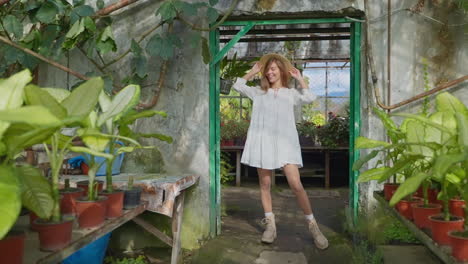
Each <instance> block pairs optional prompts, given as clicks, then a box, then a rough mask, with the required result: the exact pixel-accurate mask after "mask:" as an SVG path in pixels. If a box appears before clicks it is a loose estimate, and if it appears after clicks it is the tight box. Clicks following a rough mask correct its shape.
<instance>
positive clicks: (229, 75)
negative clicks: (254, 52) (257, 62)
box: [220, 53, 252, 80]
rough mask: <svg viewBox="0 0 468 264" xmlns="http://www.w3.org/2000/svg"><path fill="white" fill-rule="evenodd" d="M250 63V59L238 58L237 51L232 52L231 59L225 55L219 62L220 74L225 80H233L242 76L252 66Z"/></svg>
mask: <svg viewBox="0 0 468 264" xmlns="http://www.w3.org/2000/svg"><path fill="white" fill-rule="evenodd" d="M251 63H252V60H249V61H243V60H238V59H237V53H234V56H232V59H231V60H228V58H227V56H226V57H224V58H223V59H222V60H221V63H220V71H221V72H220V76H221V78H222V79H225V80H234V79H235V78H238V77H242V76H244V75H245V73H246V72H247V71H248V70H250V68H251V67H252V66H251V65H250V64H251Z"/></svg>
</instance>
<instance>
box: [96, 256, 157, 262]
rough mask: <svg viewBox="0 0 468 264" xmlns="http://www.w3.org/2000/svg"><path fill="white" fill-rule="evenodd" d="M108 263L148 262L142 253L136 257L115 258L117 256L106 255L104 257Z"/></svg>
mask: <svg viewBox="0 0 468 264" xmlns="http://www.w3.org/2000/svg"><path fill="white" fill-rule="evenodd" d="M104 263H106V264H148V262H147V260H146V258H145V257H144V256H142V255H140V256H138V257H136V258H126V257H125V258H115V257H106V258H105V259H104Z"/></svg>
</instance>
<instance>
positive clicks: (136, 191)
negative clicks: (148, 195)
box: [123, 176, 142, 210]
mask: <svg viewBox="0 0 468 264" xmlns="http://www.w3.org/2000/svg"><path fill="white" fill-rule="evenodd" d="M141 191H142V189H141V187H136V186H133V176H130V177H128V183H127V187H126V188H125V189H124V193H125V194H124V202H123V207H124V209H126V210H128V209H133V208H135V207H137V206H138V205H140V199H141Z"/></svg>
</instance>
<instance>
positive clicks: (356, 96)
mask: <svg viewBox="0 0 468 264" xmlns="http://www.w3.org/2000/svg"><path fill="white" fill-rule="evenodd" d="M356 21H357V20H354V19H350V18H311V19H284V20H254V21H252V20H250V21H249V20H245V21H226V22H224V23H223V24H222V25H221V26H242V29H241V30H240V31H239V32H238V33H237V35H235V36H234V37H233V38H232V39H231V40H230V41H229V42H228V43H227V44H226V45H225V46H224V47H223V49H222V50H220V49H219V43H220V41H219V30H218V29H216V30H213V31H211V32H210V40H209V44H210V52H211V54H212V56H213V59H212V61H211V63H210V65H209V70H210V82H209V83H210V85H209V86H210V91H209V98H210V103H209V108H210V109H209V111H210V117H209V119H210V127H209V131H210V134H209V144H210V148H209V149H210V168H209V172H210V234H211V236H215V235H217V234H219V233H220V232H221V184H220V176H219V164H220V112H219V89H220V78H219V74H220V67H219V62H220V61H221V59H222V58H223V57H224V56H225V55H226V54H227V52H228V51H229V50H230V49H231V48H232V47H233V46H234V45H235V44H236V43H237V42H238V41H239V40H240V39H241V38H242V37H243V36H244V35H245V34H247V32H248V31H249V30H250V29H252V28H253V27H254V26H256V25H290V24H319V23H350V24H351V42H350V49H351V50H350V63H351V80H350V84H351V85H350V87H351V89H350V126H349V127H350V135H349V136H350V146H349V163H350V166H349V168H350V170H349V188H350V197H349V204H350V207H351V209H352V211H353V214H354V216H356V215H357V209H358V201H359V190H358V186H357V184H356V179H357V177H358V172H356V171H352V170H351V167H352V164H353V163H354V161H356V160H357V159H359V151H357V150H356V149H355V148H354V142H355V139H356V138H357V137H358V136H359V131H360V123H361V122H360V121H361V116H360V81H361V69H360V67H361V61H360V59H361V49H360V44H361V23H360V22H356Z"/></svg>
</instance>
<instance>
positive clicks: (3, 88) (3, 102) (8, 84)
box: [0, 69, 32, 139]
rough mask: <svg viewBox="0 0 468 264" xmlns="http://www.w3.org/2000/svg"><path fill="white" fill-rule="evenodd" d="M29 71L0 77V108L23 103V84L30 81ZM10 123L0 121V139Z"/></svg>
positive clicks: (11, 107) (5, 108)
mask: <svg viewBox="0 0 468 264" xmlns="http://www.w3.org/2000/svg"><path fill="white" fill-rule="evenodd" d="M31 79H32V77H31V72H30V71H29V70H27V69H26V70H23V71H21V72H19V73H16V74H14V75H12V76H11V77H10V78H8V79H0V94H1V96H0V110H7V109H13V108H18V107H20V106H21V105H22V104H23V91H24V86H26V84H27V83H29V82H30V81H31ZM9 125H10V124H9V123H8V122H5V121H0V139H1V138H2V135H3V133H4V132H5V130H6V129H7V128H8V126H9Z"/></svg>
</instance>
